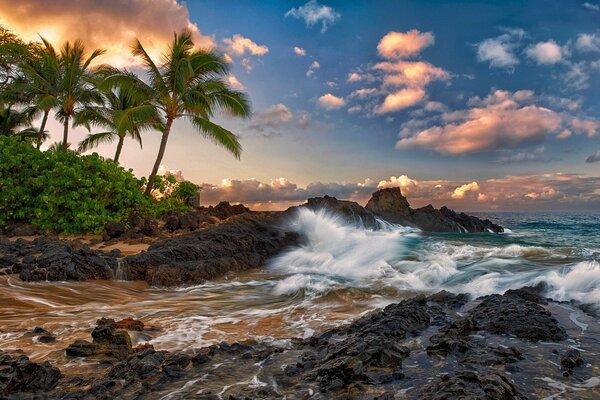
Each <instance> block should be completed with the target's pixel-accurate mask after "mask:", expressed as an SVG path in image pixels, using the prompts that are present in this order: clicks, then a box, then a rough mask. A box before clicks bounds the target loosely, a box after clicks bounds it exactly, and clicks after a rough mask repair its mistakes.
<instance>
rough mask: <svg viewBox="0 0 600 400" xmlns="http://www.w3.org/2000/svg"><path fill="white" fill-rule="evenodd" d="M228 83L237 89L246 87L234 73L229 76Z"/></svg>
mask: <svg viewBox="0 0 600 400" xmlns="http://www.w3.org/2000/svg"><path fill="white" fill-rule="evenodd" d="M227 83H228V84H229V86H231V88H232V89H235V90H244V89H246V87H245V86H244V85H243V84H242V83H241V82H240V81H239V80H238V78H237V77H236V76H235V75H233V74H229V76H228V77H227Z"/></svg>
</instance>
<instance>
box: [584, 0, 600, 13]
mask: <svg viewBox="0 0 600 400" xmlns="http://www.w3.org/2000/svg"><path fill="white" fill-rule="evenodd" d="M581 6H582V7H584V8H587V9H588V10H591V11H600V5H598V4H592V3H590V2H587V1H586V2H585V3H583V4H581Z"/></svg>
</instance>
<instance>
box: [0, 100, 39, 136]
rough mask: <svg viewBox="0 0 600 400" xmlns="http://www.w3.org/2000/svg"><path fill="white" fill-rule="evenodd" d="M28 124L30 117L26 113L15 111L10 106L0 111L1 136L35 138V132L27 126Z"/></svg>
mask: <svg viewBox="0 0 600 400" xmlns="http://www.w3.org/2000/svg"><path fill="white" fill-rule="evenodd" d="M30 122H31V116H30V115H29V114H28V113H26V112H23V111H15V110H13V109H12V108H11V107H10V106H9V107H5V108H3V109H0V135H1V136H21V137H24V138H31V137H36V136H37V131H36V130H35V129H34V128H31V127H30V126H29V124H30ZM20 128H23V129H20Z"/></svg>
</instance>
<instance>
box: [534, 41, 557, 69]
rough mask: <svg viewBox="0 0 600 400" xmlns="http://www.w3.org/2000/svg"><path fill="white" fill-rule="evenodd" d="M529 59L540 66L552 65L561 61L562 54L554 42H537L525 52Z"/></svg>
mask: <svg viewBox="0 0 600 400" xmlns="http://www.w3.org/2000/svg"><path fill="white" fill-rule="evenodd" d="M525 53H526V54H527V56H529V58H531V59H532V60H534V61H536V62H537V63H538V64H540V65H552V64H556V63H557V62H560V61H562V60H563V57H564V54H563V50H562V49H561V47H560V46H559V45H558V44H557V43H556V42H555V41H554V40H548V41H547V42H539V43H537V44H535V45H534V46H530V47H528V48H527V50H525Z"/></svg>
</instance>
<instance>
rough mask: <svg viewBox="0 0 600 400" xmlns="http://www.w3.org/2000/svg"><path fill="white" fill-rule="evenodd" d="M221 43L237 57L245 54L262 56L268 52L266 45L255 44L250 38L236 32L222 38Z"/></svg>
mask: <svg viewBox="0 0 600 400" xmlns="http://www.w3.org/2000/svg"><path fill="white" fill-rule="evenodd" d="M223 43H224V44H225V46H226V47H227V50H228V51H229V52H231V53H233V54H234V55H236V56H238V57H243V56H245V55H253V56H264V55H265V54H267V53H268V52H269V48H268V47H267V46H264V45H259V44H256V43H255V42H253V41H252V40H251V39H248V38H247V37H244V36H242V35H238V34H235V35H233V36H232V37H231V38H225V39H223Z"/></svg>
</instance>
